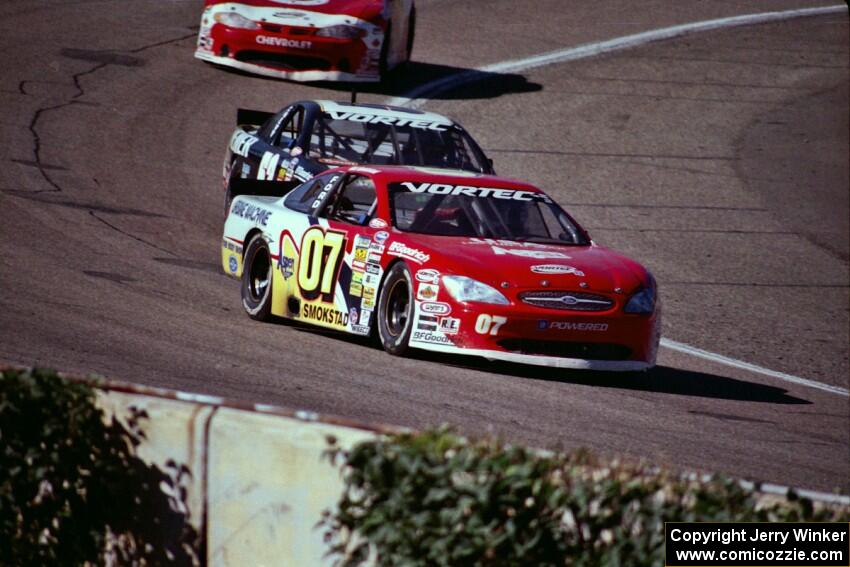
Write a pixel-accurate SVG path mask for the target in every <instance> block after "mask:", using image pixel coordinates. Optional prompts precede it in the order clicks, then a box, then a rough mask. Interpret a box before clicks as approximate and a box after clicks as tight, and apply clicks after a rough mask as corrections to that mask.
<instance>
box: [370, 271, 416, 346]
mask: <svg viewBox="0 0 850 567" xmlns="http://www.w3.org/2000/svg"><path fill="white" fill-rule="evenodd" d="M413 307H414V304H413V279H412V278H411V277H410V270H408V269H407V266H406V265H405V264H404V263H403V262H399V263H397V264H395V265H394V266H393V267H392V268H391V269H390V271H389V273H388V274H387V277H386V279H385V280H384V284H383V286H382V287H381V294H380V295H379V296H378V336H379V337H380V339H381V346H383V347H384V350H385V351H387V352H388V353H390V354H394V355H402V354H404V353H405V351H407V348H408V343H409V342H410V332H411V330H412V328H413Z"/></svg>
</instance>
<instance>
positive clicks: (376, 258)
mask: <svg viewBox="0 0 850 567" xmlns="http://www.w3.org/2000/svg"><path fill="white" fill-rule="evenodd" d="M366 260H367V261H368V262H371V263H373V264H380V263H381V255H380V254H378V253H377V252H369V255H368V256H366Z"/></svg>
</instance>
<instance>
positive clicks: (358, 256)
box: [354, 248, 369, 267]
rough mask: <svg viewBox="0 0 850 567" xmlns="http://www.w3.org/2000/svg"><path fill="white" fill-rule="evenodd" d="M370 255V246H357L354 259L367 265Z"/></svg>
mask: <svg viewBox="0 0 850 567" xmlns="http://www.w3.org/2000/svg"><path fill="white" fill-rule="evenodd" d="M368 255H369V249H368V248H355V249H354V260H355V261H356V262H360V263H361V265H362V266H363V267H365V266H366V264H365V262H366V257H367V256H368Z"/></svg>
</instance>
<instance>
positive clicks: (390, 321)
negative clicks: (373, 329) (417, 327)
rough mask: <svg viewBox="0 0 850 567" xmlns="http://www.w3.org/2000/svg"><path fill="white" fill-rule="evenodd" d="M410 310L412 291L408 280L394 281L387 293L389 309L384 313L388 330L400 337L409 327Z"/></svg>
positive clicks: (394, 335)
mask: <svg viewBox="0 0 850 567" xmlns="http://www.w3.org/2000/svg"><path fill="white" fill-rule="evenodd" d="M409 310H410V291H409V290H408V289H407V282H405V281H403V280H399V281H396V282H394V283H393V286H392V288H391V289H390V291H389V293H388V294H387V310H386V312H385V313H384V318H385V321H386V322H387V331H389V333H390V335H392V336H393V337H398V336H399V335H401V334H402V333H403V332H404V330H405V329H406V328H407V322H408V319H409V316H408V311H409Z"/></svg>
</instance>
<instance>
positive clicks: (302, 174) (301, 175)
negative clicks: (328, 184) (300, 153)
mask: <svg viewBox="0 0 850 567" xmlns="http://www.w3.org/2000/svg"><path fill="white" fill-rule="evenodd" d="M296 159H297V158H296ZM293 175H294V176H295V178H296V179H300V180H301V181H307V180H309V179H312V178H313V174H312V173H310V172H309V171H307V170H306V169H304V168H303V167H301V166H300V165H299V166H298V167H296V168H295V173H294V174H293Z"/></svg>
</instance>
